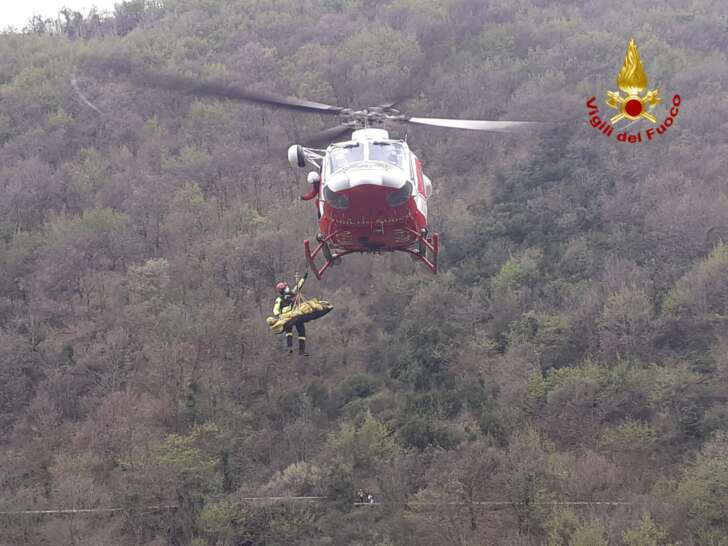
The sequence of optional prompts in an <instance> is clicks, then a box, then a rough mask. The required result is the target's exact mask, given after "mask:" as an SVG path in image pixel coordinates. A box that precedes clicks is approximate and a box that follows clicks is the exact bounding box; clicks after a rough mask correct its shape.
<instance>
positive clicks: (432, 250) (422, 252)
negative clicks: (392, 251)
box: [401, 229, 440, 274]
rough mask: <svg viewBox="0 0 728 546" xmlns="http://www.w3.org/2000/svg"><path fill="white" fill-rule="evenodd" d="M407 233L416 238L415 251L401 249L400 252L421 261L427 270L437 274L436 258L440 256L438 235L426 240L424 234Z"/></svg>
mask: <svg viewBox="0 0 728 546" xmlns="http://www.w3.org/2000/svg"><path fill="white" fill-rule="evenodd" d="M407 231H409V232H410V233H411V234H412V235H415V236H416V237H417V240H416V241H415V248H416V250H412V249H411V248H403V249H401V250H402V251H403V252H406V253H407V254H409V255H410V256H412V257H413V258H414V259H415V260H419V261H421V262H422V263H423V264H425V267H427V269H429V270H430V271H432V273H435V274H437V256H438V254H440V234H439V233H433V234H432V238H431V239H428V238H427V235H426V234H422V233H417V232H416V231H414V230H412V229H409V230H407ZM428 251H429V252H428ZM428 254H429V255H428Z"/></svg>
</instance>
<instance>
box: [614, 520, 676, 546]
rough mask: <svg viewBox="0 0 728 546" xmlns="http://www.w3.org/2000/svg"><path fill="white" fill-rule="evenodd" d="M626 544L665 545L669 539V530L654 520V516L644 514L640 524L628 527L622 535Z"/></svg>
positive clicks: (637, 545)
mask: <svg viewBox="0 0 728 546" xmlns="http://www.w3.org/2000/svg"><path fill="white" fill-rule="evenodd" d="M622 538H623V540H624V543H625V546H664V545H666V541H667V531H666V530H665V529H662V528H661V527H659V526H657V525H656V524H655V522H654V521H652V516H650V514H648V513H645V514H643V515H642V519H641V520H640V524H639V526H638V527H635V528H634V529H627V530H626V531H625V532H624V534H623V536H622Z"/></svg>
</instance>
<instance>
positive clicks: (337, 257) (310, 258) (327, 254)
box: [303, 233, 358, 280]
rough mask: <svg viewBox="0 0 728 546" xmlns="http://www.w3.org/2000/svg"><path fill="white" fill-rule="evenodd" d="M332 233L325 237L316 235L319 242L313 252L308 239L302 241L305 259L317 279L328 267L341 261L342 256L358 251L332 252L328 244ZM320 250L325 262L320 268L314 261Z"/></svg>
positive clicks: (332, 236) (332, 235)
mask: <svg viewBox="0 0 728 546" xmlns="http://www.w3.org/2000/svg"><path fill="white" fill-rule="evenodd" d="M334 235H336V234H335V233H332V234H331V235H329V236H328V237H326V238H325V239H324V238H321V237H317V238H316V239H317V240H318V241H319V244H318V246H317V247H316V248H315V249H314V251H313V252H311V243H310V242H309V241H308V239H306V240H305V241H303V248H304V250H305V251H306V261H307V262H308V265H309V267H310V268H311V270H312V271H313V274H314V275H316V278H317V279H319V280H321V277H323V276H324V273H325V272H326V270H327V269H328V268H329V267H331V266H332V265H338V264H340V263H341V257H342V256H346V255H347V254H351V253H352V252H358V251H356V250H345V251H343V252H333V253H332V251H331V247H330V246H329V241H330V240H331V239H333V238H334ZM320 252H321V253H323V255H324V259H325V260H326V263H324V265H323V266H322V267H321V269H319V268H318V266H317V265H316V262H315V259H316V256H318V255H319V253H320Z"/></svg>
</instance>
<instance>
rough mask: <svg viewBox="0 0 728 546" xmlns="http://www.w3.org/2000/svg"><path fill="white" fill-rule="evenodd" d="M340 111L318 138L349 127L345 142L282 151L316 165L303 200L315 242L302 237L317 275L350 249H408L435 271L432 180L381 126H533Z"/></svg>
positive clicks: (387, 110) (383, 110)
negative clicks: (309, 205)
mask: <svg viewBox="0 0 728 546" xmlns="http://www.w3.org/2000/svg"><path fill="white" fill-rule="evenodd" d="M285 100H286V101H290V100H291V99H285ZM320 106H323V107H325V108H334V107H328V106H327V105H320ZM338 110H339V111H338V114H339V115H340V116H342V117H343V118H344V123H343V124H342V125H340V126H338V127H335V128H333V129H330V130H328V131H325V132H324V133H321V134H320V135H318V136H317V137H316V140H321V137H322V136H325V137H327V138H332V136H338V135H339V134H342V133H346V132H350V131H353V134H352V135H351V138H350V140H347V141H344V142H336V143H334V144H331V145H329V146H328V147H327V148H326V149H325V150H322V149H314V148H306V147H303V146H300V145H294V146H291V147H290V148H289V149H288V161H289V163H290V164H291V166H293V167H305V166H306V165H307V164H308V165H311V166H313V167H315V168H316V170H315V171H312V172H309V174H308V182H309V184H310V185H311V191H310V192H309V193H308V194H306V195H304V196H303V197H302V199H304V200H315V201H314V202H315V205H316V211H317V214H318V219H319V233H318V235H317V236H316V239H317V242H318V245H317V246H316V247H315V248H314V249H313V250H312V249H311V243H310V242H309V241H308V240H305V241H304V243H303V244H304V249H305V253H306V260H307V261H308V264H309V266H310V267H311V269H312V270H313V272H314V274H315V275H316V277H317V278H319V279H320V278H321V277H322V276H323V274H324V273H325V272H326V270H327V269H328V268H329V267H330V266H331V265H333V264H336V263H339V262H340V259H341V257H342V256H345V255H346V254H351V253H353V252H384V251H386V252H406V253H408V254H410V255H411V256H412V257H413V258H414V259H416V260H419V261H421V262H422V263H423V264H424V265H425V266H426V267H427V268H428V269H429V270H430V271H432V272H433V273H437V258H438V254H439V252H440V237H439V235H438V234H437V233H432V234H431V233H430V230H429V224H428V217H427V201H428V199H429V198H430V196H431V195H432V182H431V181H430V179H429V178H428V177H427V176H426V175H425V174H424V173H423V172H422V163H421V162H420V160H419V159H418V158H417V156H416V155H415V154H414V152H412V150H410V148H409V146H408V145H407V142H406V140H403V139H392V138H390V136H389V132H388V131H387V130H385V129H384V128H383V127H384V126H392V125H395V124H405V123H411V124H420V125H431V126H437V127H451V128H457V129H470V130H480V131H520V130H524V129H528V128H530V127H532V126H534V125H538V123H536V122H523V121H482V120H456V119H438V118H413V117H406V116H404V115H403V114H402V113H401V112H399V111H398V110H395V109H394V108H393V105H384V106H378V107H375V108H372V109H369V110H363V111H359V112H351V111H349V110H345V109H338ZM325 111H328V110H325ZM372 125H375V126H374V127H372ZM376 125H378V126H379V127H376ZM319 253H322V254H323V256H324V260H325V261H324V263H323V265H322V266H321V267H319V266H317V265H316V262H315V260H316V257H317V256H318V255H319Z"/></svg>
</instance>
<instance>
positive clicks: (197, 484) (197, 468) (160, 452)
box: [154, 423, 220, 493]
mask: <svg viewBox="0 0 728 546" xmlns="http://www.w3.org/2000/svg"><path fill="white" fill-rule="evenodd" d="M219 434H220V429H219V428H218V427H217V426H216V425H214V424H211V423H210V424H205V425H196V426H194V427H193V429H192V431H191V432H190V434H187V435H180V434H170V435H168V436H167V437H166V438H165V439H164V441H163V442H162V443H160V444H159V445H158V446H157V447H156V449H155V452H154V459H155V462H157V463H158V464H160V465H162V466H165V467H168V468H170V469H171V470H172V471H173V472H174V474H175V475H176V477H177V480H178V484H179V487H180V488H181V489H183V490H184V489H185V488H187V491H186V493H191V492H192V491H203V492H213V491H217V490H219V488H220V476H219V475H218V473H217V460H216V458H215V457H214V456H211V455H210V453H209V452H210V448H213V447H214V444H212V445H211V444H210V442H214V441H215V438H216V437H218V436H219Z"/></svg>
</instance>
